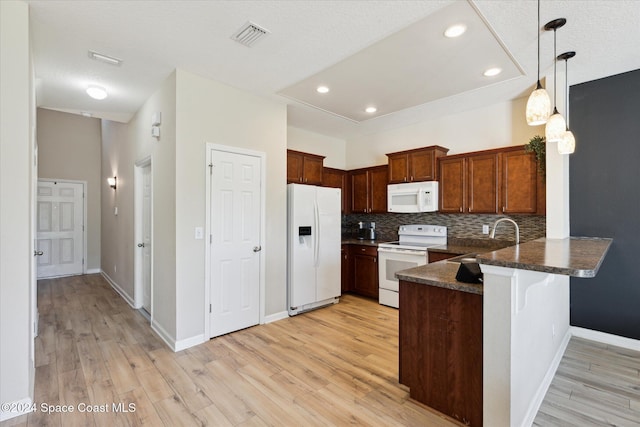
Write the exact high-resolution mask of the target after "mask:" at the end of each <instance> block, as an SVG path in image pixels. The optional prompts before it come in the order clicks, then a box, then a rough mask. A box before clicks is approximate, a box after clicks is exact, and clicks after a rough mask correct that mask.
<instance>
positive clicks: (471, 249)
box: [427, 237, 515, 255]
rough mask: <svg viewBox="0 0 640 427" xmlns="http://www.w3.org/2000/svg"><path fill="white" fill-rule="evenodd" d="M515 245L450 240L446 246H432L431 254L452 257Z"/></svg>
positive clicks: (459, 239)
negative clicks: (435, 253) (449, 255)
mask: <svg viewBox="0 0 640 427" xmlns="http://www.w3.org/2000/svg"><path fill="white" fill-rule="evenodd" d="M511 245H515V242H512V241H506V240H493V239H461V238H453V237H451V238H449V239H448V241H447V244H446V245H440V246H432V247H430V248H428V249H427V250H428V251H429V252H440V253H445V254H452V255H465V254H480V253H483V252H490V251H495V250H497V249H502V248H506V247H507V246H511Z"/></svg>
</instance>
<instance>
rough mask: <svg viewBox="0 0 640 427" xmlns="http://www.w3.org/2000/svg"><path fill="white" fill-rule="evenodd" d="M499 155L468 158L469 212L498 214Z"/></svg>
mask: <svg viewBox="0 0 640 427" xmlns="http://www.w3.org/2000/svg"><path fill="white" fill-rule="evenodd" d="M498 179H499V175H498V154H482V155H477V156H469V157H468V158H467V207H468V208H467V211H468V212H470V213H493V214H494V213H498Z"/></svg>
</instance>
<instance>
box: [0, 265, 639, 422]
mask: <svg viewBox="0 0 640 427" xmlns="http://www.w3.org/2000/svg"><path fill="white" fill-rule="evenodd" d="M38 308H39V311H40V332H39V336H38V338H37V339H36V389H35V400H36V405H37V407H38V410H37V411H36V412H33V413H31V414H29V415H25V416H21V417H17V418H14V419H11V420H8V421H5V422H3V423H0V425H1V426H2V427H5V426H14V425H18V426H72V425H78V426H94V425H95V426H102V425H104V426H129V425H130V426H135V425H149V426H162V425H166V426H182V425H186V426H189V425H212V426H231V425H243V426H251V425H256V426H265V425H276V426H289V425H291V426H301V425H304V426H307V425H309V426H326V425H337V426H343V425H347V424H350V425H352V424H355V425H367V426H456V425H460V424H458V423H456V422H455V421H454V420H451V419H448V418H446V417H444V416H442V415H441V414H438V413H435V412H433V411H431V410H430V409H428V408H426V407H425V406H423V405H421V404H419V403H417V402H414V401H412V400H410V399H409V398H408V391H407V388H406V387H404V386H402V385H400V384H398V382H397V377H398V316H397V310H395V309H392V308H388V307H384V306H381V305H379V304H377V303H375V302H374V301H370V300H366V299H363V298H358V297H355V296H349V295H347V296H345V297H343V298H342V299H341V302H340V303H339V304H337V305H335V306H332V307H328V308H323V309H320V310H316V311H313V312H310V313H306V314H303V315H299V316H296V317H293V318H289V319H285V320H282V321H278V322H274V323H271V324H268V325H260V326H256V327H253V328H249V329H245V330H243V331H239V332H236V333H233V334H229V335H226V336H223V337H218V338H216V339H213V340H210V341H208V342H207V343H205V344H202V345H199V346H196V347H193V348H191V349H188V350H185V351H182V352H179V353H174V352H172V351H171V350H170V349H169V348H168V347H167V346H166V345H165V344H164V343H163V342H162V341H161V340H160V339H159V338H158V337H157V336H156V335H155V334H154V333H153V332H152V331H151V328H150V326H149V324H148V321H147V320H146V319H145V318H144V317H143V316H142V315H141V314H140V313H138V312H136V311H135V310H133V309H131V308H130V307H129V306H128V305H127V304H126V302H124V300H123V299H122V298H121V297H120V296H119V295H117V294H116V293H115V292H114V291H113V290H112V289H111V288H110V287H109V285H108V284H107V283H106V282H105V281H104V279H103V278H102V277H101V276H99V275H88V276H75V277H69V278H63V279H52V280H44V281H40V282H39V283H38ZM42 404H48V405H71V406H73V407H74V408H75V412H73V413H59V412H55V413H50V414H45V413H43V411H42V406H41V405H42ZM82 404H84V405H97V406H96V409H98V410H99V409H105V408H108V410H109V411H108V412H101V413H100V412H80V411H78V408H79V407H82ZM113 404H116V405H118V404H121V405H123V407H125V408H129V404H134V405H135V411H130V412H117V411H115V410H114V407H113ZM105 405H106V406H105ZM54 409H55V408H54ZM131 409H133V407H131ZM535 425H540V426H571V425H575V426H590V425H598V426H602V425H618V426H638V425H640V353H638V352H631V351H629V350H624V349H619V348H614V347H607V346H604V345H601V344H597V343H592V342H589V341H584V340H580V339H575V338H574V339H572V340H571V342H570V344H569V347H568V349H567V352H566V354H565V356H564V358H563V360H562V364H561V366H560V368H559V370H558V373H557V374H556V377H555V379H554V382H553V384H552V386H551V388H550V390H549V392H548V393H547V396H546V398H545V401H544V403H543V405H542V408H541V410H540V412H539V413H538V417H537V418H536V421H535Z"/></svg>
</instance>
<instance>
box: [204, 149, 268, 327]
mask: <svg viewBox="0 0 640 427" xmlns="http://www.w3.org/2000/svg"><path fill="white" fill-rule="evenodd" d="M206 147H207V152H206V156H205V157H206V163H205V170H206V174H205V177H206V178H205V189H206V191H205V194H206V196H205V211H206V213H205V245H204V246H205V251H204V253H205V255H204V256H205V259H204V261H205V262H204V265H205V267H204V268H205V274H204V280H205V284H204V306H203V310H204V336H205V340H209V339H210V338H211V331H210V327H209V326H210V323H211V322H210V319H211V312H210V311H209V310H210V308H209V307H210V305H209V304H211V165H212V164H213V163H212V162H213V152H214V151H224V152H227V153H233V154H240V155H245V156H253V157H257V158H259V159H260V246H262V250H261V251H260V252H258V254H259V256H260V286H259V289H260V296H259V301H260V302H259V305H260V317H259V319H258V322H259V324H263V323H264V311H265V259H266V256H265V254H266V252H267V250H268V247H267V244H266V240H265V235H266V231H265V224H266V220H265V212H266V198H267V197H266V188H267V186H266V177H267V174H266V167H265V166H266V158H267V155H266V153H264V152H262V151H255V150H248V149H245V148H238V147H232V146H229V145H221V144H214V143H211V142H207V144H206Z"/></svg>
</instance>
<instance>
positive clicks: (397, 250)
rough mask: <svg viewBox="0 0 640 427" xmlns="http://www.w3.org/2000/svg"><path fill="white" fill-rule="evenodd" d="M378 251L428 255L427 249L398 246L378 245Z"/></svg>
mask: <svg viewBox="0 0 640 427" xmlns="http://www.w3.org/2000/svg"><path fill="white" fill-rule="evenodd" d="M378 252H383V253H387V254H407V255H424V256H426V255H427V251H426V250H424V251H421V250H416V249H398V248H381V247H378Z"/></svg>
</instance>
